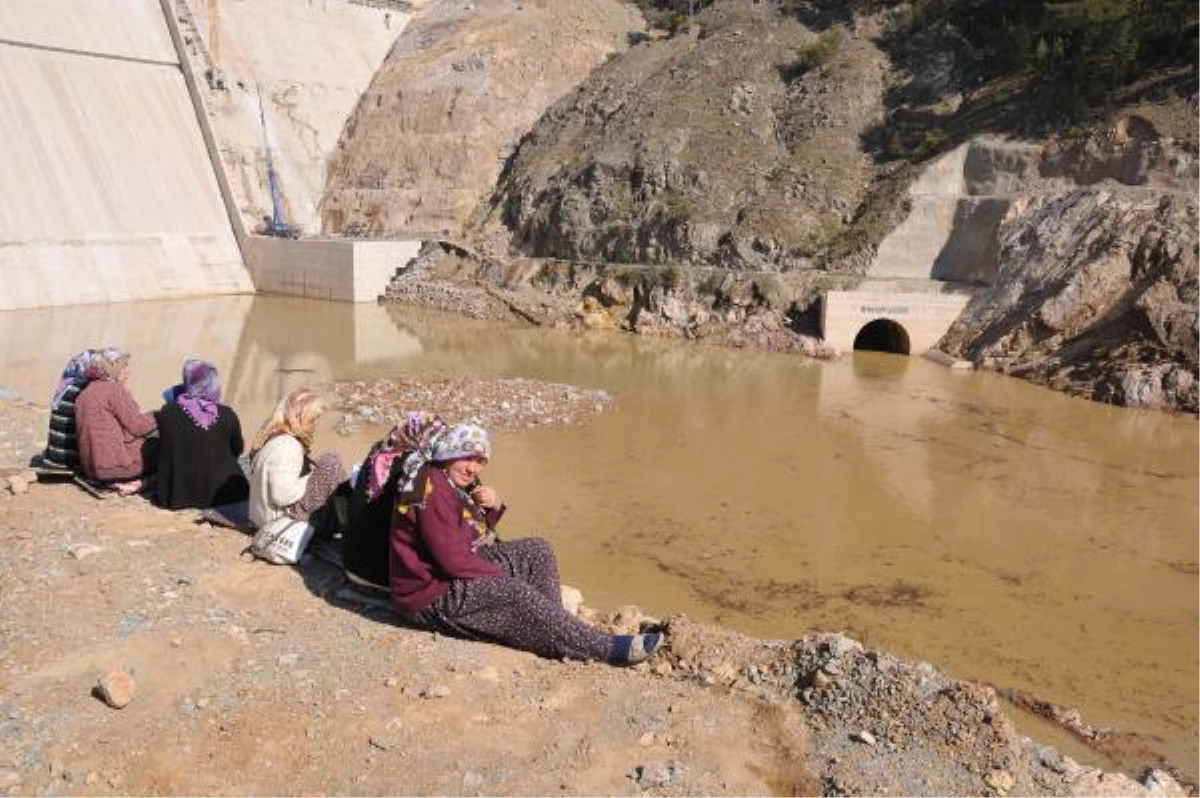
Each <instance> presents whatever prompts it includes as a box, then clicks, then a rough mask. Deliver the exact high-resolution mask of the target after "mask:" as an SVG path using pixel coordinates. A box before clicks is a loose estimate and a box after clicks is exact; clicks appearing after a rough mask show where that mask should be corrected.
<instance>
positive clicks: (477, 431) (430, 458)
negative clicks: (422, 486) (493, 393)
mask: <svg viewBox="0 0 1200 798" xmlns="http://www.w3.org/2000/svg"><path fill="white" fill-rule="evenodd" d="M463 457H482V458H483V459H485V460H490V459H491V457H492V444H491V441H490V440H489V439H488V434H487V430H485V429H484V428H483V427H482V426H481V425H479V424H477V423H475V422H467V423H464V424H456V425H455V426H453V427H451V428H450V429H444V428H443V430H442V431H441V432H440V434H438V435H437V436H436V437H433V438H431V439H430V440H429V442H428V443H426V444H423V445H422V446H421V447H420V448H419V449H417V450H416V451H414V452H413V454H412V456H410V457H409V458H408V459H407V460H405V461H404V471H403V475H402V477H401V479H402V482H401V488H400V493H401V494H407V493H411V492H412V490H413V487H414V486H415V484H416V481H417V474H418V473H419V472H420V470H421V466H423V465H425V464H426V463H444V462H448V461H450V460H458V459H460V458H463Z"/></svg>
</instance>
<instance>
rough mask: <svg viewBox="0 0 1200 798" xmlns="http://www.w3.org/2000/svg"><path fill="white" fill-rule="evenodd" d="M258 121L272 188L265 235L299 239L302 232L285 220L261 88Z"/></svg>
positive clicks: (264, 229) (268, 179) (268, 177)
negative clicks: (260, 126) (269, 214)
mask: <svg viewBox="0 0 1200 798" xmlns="http://www.w3.org/2000/svg"><path fill="white" fill-rule="evenodd" d="M258 121H259V123H260V124H261V125H262V132H263V149H264V150H265V151H266V153H267V184H268V185H269V186H270V187H271V218H270V219H268V220H267V223H266V225H265V226H264V228H263V233H264V234H265V235H269V236H273V237H275V238H299V237H300V231H299V230H297V229H296V228H294V227H292V226H291V225H290V224H288V223H287V222H286V221H284V219H283V193H282V192H281V191H280V190H279V177H278V176H277V175H276V174H275V160H274V159H273V158H272V157H271V138H270V136H269V135H268V134H267V112H266V110H265V109H264V107H263V98H262V88H261V87H260V88H259V90H258Z"/></svg>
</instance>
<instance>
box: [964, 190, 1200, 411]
mask: <svg viewBox="0 0 1200 798" xmlns="http://www.w3.org/2000/svg"><path fill="white" fill-rule="evenodd" d="M1196 231H1197V206H1196V200H1195V195H1194V193H1183V192H1172V191H1142V190H1136V189H1129V188H1125V187H1122V186H1119V185H1117V184H1115V183H1113V182H1111V181H1109V182H1106V183H1104V184H1101V185H1099V186H1095V187H1087V188H1079V189H1076V190H1074V191H1070V192H1066V193H1062V194H1050V195H1041V196H1034V197H1030V198H1028V199H1025V200H1022V201H1019V202H1017V203H1014V205H1013V207H1012V208H1011V209H1010V213H1009V216H1008V218H1007V219H1006V220H1005V221H1004V223H1003V224H1002V225H1001V227H1000V231H999V256H998V261H999V262H998V264H997V269H998V270H997V275H996V279H995V283H994V284H993V286H992V287H991V288H988V289H986V290H984V291H982V292H981V293H979V294H977V295H976V296H975V298H974V299H973V300H972V301H971V303H970V304H969V305H968V306H967V308H966V310H965V311H964V312H963V314H962V316H961V317H960V318H959V319H958V321H956V322H955V324H954V326H953V327H951V329H950V331H949V332H948V333H947V334H946V336H945V338H943V340H942V344H941V348H942V349H944V350H945V351H947V352H948V353H950V354H952V355H956V356H959V357H964V358H967V359H970V360H972V361H974V362H975V363H976V365H978V366H981V367H984V368H993V369H997V370H1000V371H1003V372H1006V373H1009V374H1013V375H1016V376H1021V377H1025V378H1027V379H1030V380H1033V381H1035V382H1040V383H1043V384H1046V385H1049V386H1051V387H1054V388H1058V389H1061V390H1066V391H1068V392H1070V393H1073V394H1077V395H1080V396H1085V397H1088V398H1092V399H1097V400H1100V401H1105V402H1111V403H1114V404H1121V405H1127V406H1131V407H1145V408H1154V409H1166V410H1179V411H1184V412H1188V413H1196V412H1197V405H1198V402H1197V337H1198V336H1197V315H1196V311H1197V306H1198V294H1200V292H1198V286H1197V232H1196Z"/></svg>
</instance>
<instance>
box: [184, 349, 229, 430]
mask: <svg viewBox="0 0 1200 798" xmlns="http://www.w3.org/2000/svg"><path fill="white" fill-rule="evenodd" d="M220 402H221V378H220V377H218V376H217V367H216V366H214V365H213V364H212V363H208V362H206V361H203V360H197V359H196V358H194V357H189V358H188V359H187V360H186V361H185V362H184V364H183V385H182V386H180V390H178V391H176V392H175V404H177V405H179V406H180V407H182V408H183V411H184V412H185V413H187V414H188V417H189V418H191V419H192V421H194V422H196V426H198V427H200V429H208V428H209V427H211V426H212V425H213V424H215V423H217V415H218V414H219V413H220V412H221V408H220V407H219V405H220Z"/></svg>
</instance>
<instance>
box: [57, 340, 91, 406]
mask: <svg viewBox="0 0 1200 798" xmlns="http://www.w3.org/2000/svg"><path fill="white" fill-rule="evenodd" d="M95 354H96V350H94V349H85V350H83V351H82V352H80V353H79V354H78V355H76V356H75V357H73V358H71V359H70V360H68V361H67V365H66V366H64V367H63V372H62V377H61V378H60V379H59V381H58V385H57V386H55V388H54V396H53V397H51V399H50V409H51V410H57V409H58V403H59V402H61V401H62V398H63V395H64V394H65V393H66V392H67V388H69V387H71V386H72V385H75V384H79V385H81V386H82V385H83V384H84V383H86V382H87V370H88V366H90V365H91V363H92V358H93V357H94V356H95Z"/></svg>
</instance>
